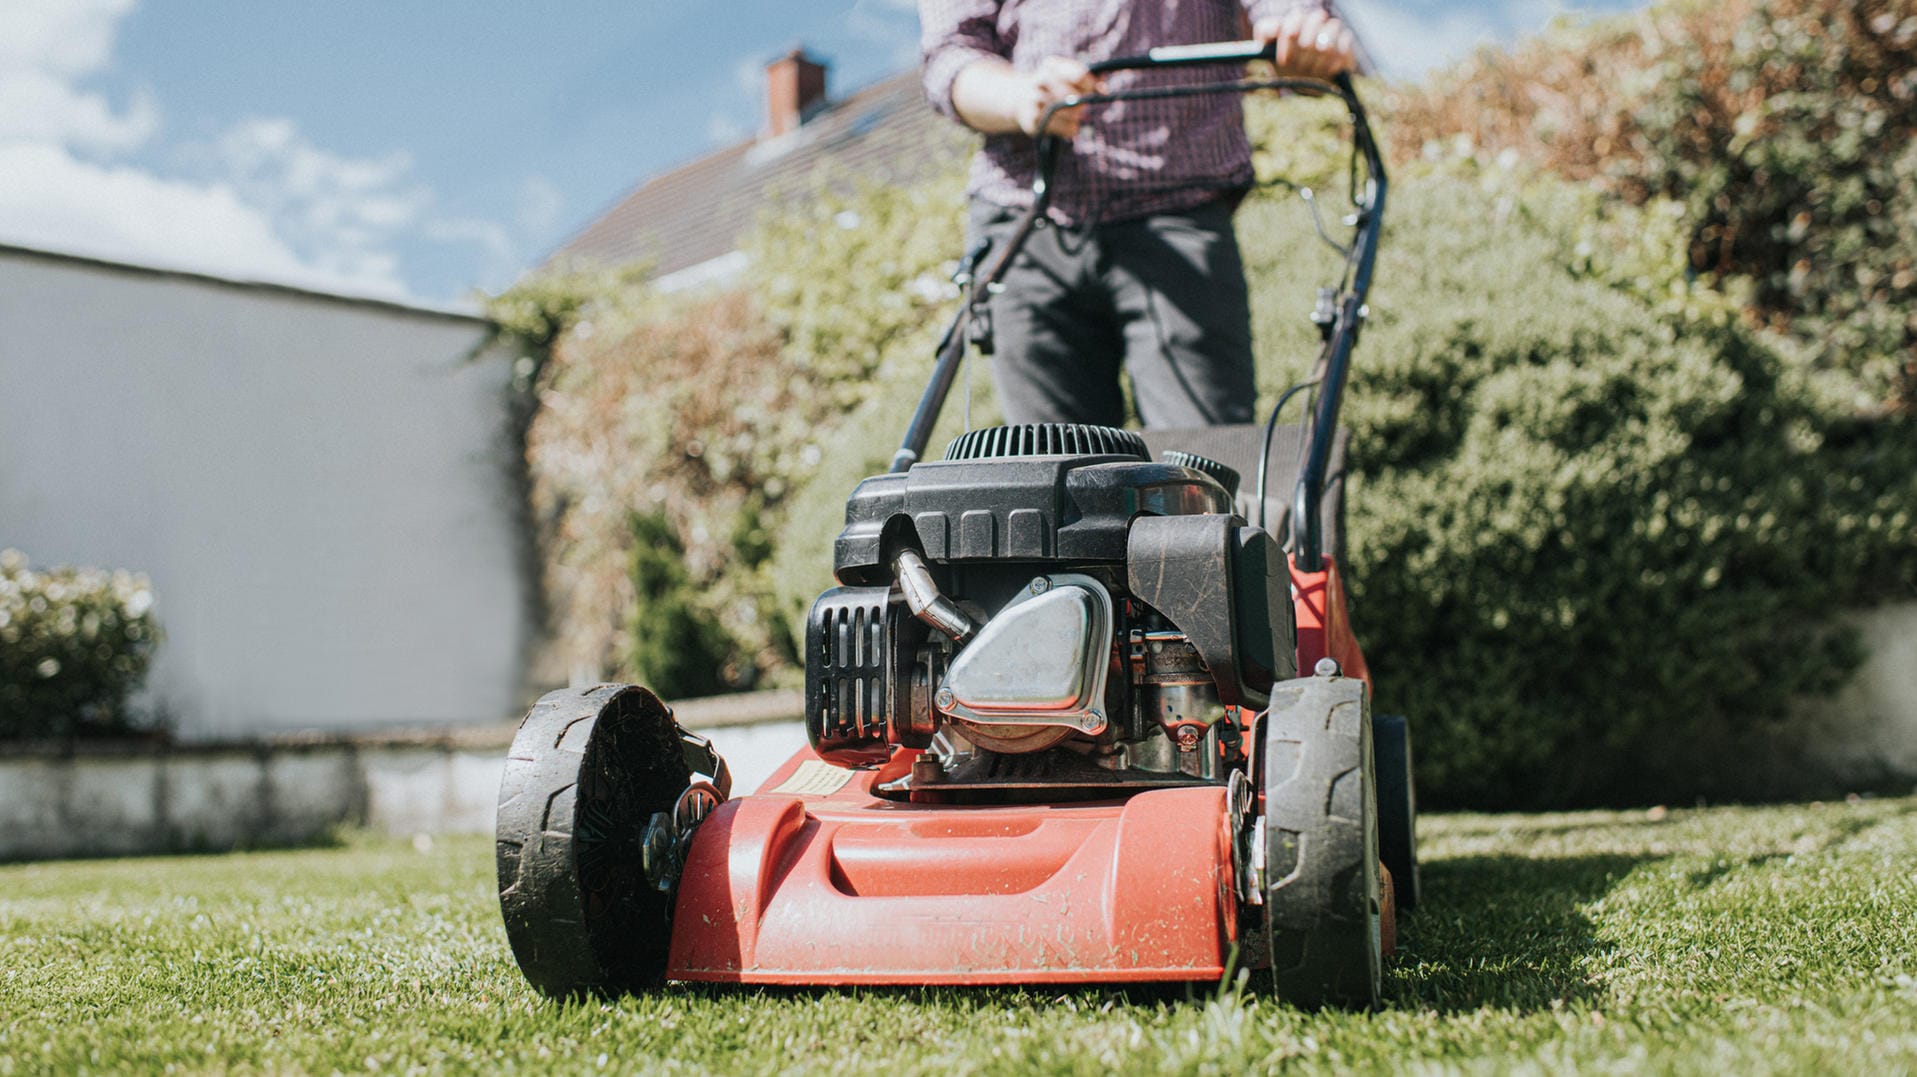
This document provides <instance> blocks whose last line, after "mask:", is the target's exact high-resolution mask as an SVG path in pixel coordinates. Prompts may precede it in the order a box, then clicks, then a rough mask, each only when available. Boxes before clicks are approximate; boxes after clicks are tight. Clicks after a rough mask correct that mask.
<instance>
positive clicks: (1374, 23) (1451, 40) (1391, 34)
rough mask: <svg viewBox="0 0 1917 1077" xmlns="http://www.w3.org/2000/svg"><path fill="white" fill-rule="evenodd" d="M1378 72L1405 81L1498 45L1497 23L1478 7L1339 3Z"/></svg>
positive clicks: (1386, 0) (1375, 0)
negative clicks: (1477, 50)
mask: <svg viewBox="0 0 1917 1077" xmlns="http://www.w3.org/2000/svg"><path fill="white" fill-rule="evenodd" d="M1338 7H1339V8H1340V10H1342V11H1343V12H1344V13H1345V14H1346V15H1347V16H1348V17H1349V18H1350V19H1351V24H1352V25H1353V26H1354V27H1356V29H1357V31H1358V35H1359V37H1360V38H1361V39H1362V40H1363V41H1364V45H1365V49H1366V51H1367V52H1369V53H1370V55H1371V60H1372V62H1373V63H1375V64H1377V65H1378V68H1379V70H1380V71H1382V72H1383V73H1384V74H1386V75H1389V76H1391V77H1393V78H1408V77H1413V76H1416V75H1418V74H1421V73H1423V72H1424V71H1426V70H1429V69H1430V68H1433V67H1437V66H1439V65H1442V64H1446V63H1450V62H1451V61H1453V60H1456V59H1459V58H1461V57H1463V56H1465V55H1467V54H1469V53H1470V52H1471V50H1472V49H1475V48H1477V47H1478V46H1479V45H1486V44H1490V43H1491V42H1493V41H1496V40H1498V38H1499V33H1500V24H1499V20H1497V19H1496V18H1494V17H1492V16H1491V15H1490V14H1488V13H1487V12H1486V11H1485V9H1483V8H1479V7H1465V6H1463V5H1454V4H1446V5H1444V6H1443V7H1442V8H1441V9H1439V10H1436V11H1428V10H1423V11H1421V10H1419V9H1417V8H1415V7H1413V6H1411V5H1408V4H1402V3H1392V2H1390V0H1340V2H1339V4H1338Z"/></svg>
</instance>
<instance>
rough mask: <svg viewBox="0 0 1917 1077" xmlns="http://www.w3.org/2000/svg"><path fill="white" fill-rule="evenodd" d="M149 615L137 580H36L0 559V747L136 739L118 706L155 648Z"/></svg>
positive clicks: (95, 574)
mask: <svg viewBox="0 0 1917 1077" xmlns="http://www.w3.org/2000/svg"><path fill="white" fill-rule="evenodd" d="M152 605H153V590H152V587H151V585H150V584H148V583H147V580H146V577H144V576H137V575H134V574H132V573H128V572H104V571H101V570H99V569H78V568H56V569H48V570H44V571H37V572H36V571H34V570H33V569H32V568H30V567H29V566H28V564H27V558H26V555H24V554H22V553H20V551H18V550H4V551H0V738H11V737H18V738H28V739H38V738H42V737H72V736H112V735H119V734H126V733H131V732H136V731H138V730H139V729H140V728H141V722H140V721H139V718H138V716H137V715H135V714H134V713H133V712H132V711H131V710H130V709H129V707H128V703H127V701H128V699H129V697H131V696H132V694H133V693H134V691H135V690H137V689H138V688H139V687H140V683H141V681H142V680H144V679H145V677H146V672H147V667H148V666H149V665H150V664H151V663H152V660H153V650H154V648H155V647H156V646H157V645H158V643H159V640H160V630H159V626H158V625H157V624H156V623H155V622H154V620H153V614H152Z"/></svg>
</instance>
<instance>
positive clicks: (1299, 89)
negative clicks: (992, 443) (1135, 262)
mask: <svg viewBox="0 0 1917 1077" xmlns="http://www.w3.org/2000/svg"><path fill="white" fill-rule="evenodd" d="M1275 53H1276V45H1275V44H1273V43H1261V42H1257V41H1227V42H1219V43H1214V44H1204V45H1167V46H1162V47H1160V48H1155V49H1152V50H1150V51H1148V52H1145V53H1143V54H1141V55H1137V56H1121V57H1115V58H1113V59H1109V60H1101V61H1099V62H1098V63H1095V64H1092V65H1090V70H1091V72H1092V73H1093V74H1105V73H1108V72H1112V71H1124V70H1140V69H1157V68H1172V67H1193V66H1199V65H1210V64H1226V63H1233V64H1236V63H1247V62H1249V61H1252V60H1260V59H1262V60H1271V59H1273V58H1274V56H1275ZM1255 90H1290V91H1293V92H1296V93H1301V94H1307V95H1311V96H1336V97H1338V98H1340V99H1342V100H1343V101H1344V103H1345V107H1346V108H1347V109H1348V110H1349V112H1350V115H1351V124H1352V140H1353V142H1354V143H1355V145H1356V148H1357V150H1358V152H1359V153H1360V154H1361V155H1362V156H1363V157H1364V159H1365V170H1366V182H1365V190H1364V199H1363V201H1362V202H1360V203H1359V204H1358V207H1359V213H1358V236H1357V238H1356V239H1355V240H1354V241H1353V243H1352V246H1351V249H1350V254H1349V261H1348V263H1347V265H1348V268H1349V273H1350V287H1349V288H1348V289H1346V291H1345V293H1344V295H1343V296H1342V297H1341V298H1340V302H1339V304H1338V309H1337V315H1336V320H1335V321H1334V322H1333V323H1332V332H1331V335H1330V336H1329V338H1328V339H1327V341H1326V344H1325V348H1324V351H1323V352H1322V353H1321V354H1320V355H1319V359H1318V363H1317V370H1316V371H1315V377H1316V378H1317V379H1318V384H1319V390H1320V391H1319V394H1318V400H1317V407H1316V409H1315V410H1314V413H1313V415H1312V416H1311V426H1310V435H1309V436H1310V442H1309V445H1308V446H1307V450H1306V453H1305V461H1304V467H1303V469H1302V470H1301V471H1300V473H1299V477H1298V486H1297V490H1296V493H1295V495H1294V498H1293V507H1292V513H1291V533H1292V539H1293V542H1292V551H1293V554H1294V556H1295V557H1296V558H1297V561H1298V565H1299V567H1300V568H1301V569H1303V570H1305V571H1312V572H1315V571H1318V570H1320V569H1321V568H1322V567H1323V534H1324V529H1323V526H1322V521H1321V519H1320V511H1319V510H1320V502H1321V500H1322V495H1323V493H1324V484H1325V472H1326V469H1327V467H1328V466H1329V462H1330V455H1331V445H1332V442H1333V441H1334V440H1335V439H1334V437H1333V435H1334V433H1335V432H1336V430H1337V428H1338V412H1339V409H1340V405H1341V404H1342V401H1343V395H1344V381H1345V375H1346V372H1347V370H1348V367H1349V364H1350V358H1351V350H1352V347H1353V346H1354V345H1355V344H1356V343H1357V339H1358V330H1359V327H1360V326H1361V324H1362V323H1363V321H1364V318H1365V315H1366V307H1365V296H1366V295H1367V294H1368V293H1369V292H1370V290H1371V275H1372V268H1373V266H1374V264H1375V262H1376V259H1377V249H1378V231H1379V227H1380V225H1381V224H1382V222H1383V215H1384V202H1385V190H1386V179H1385V170H1384V161H1383V157H1382V155H1381V154H1380V153H1379V151H1378V146H1377V142H1376V140H1375V139H1374V138H1373V137H1372V133H1371V126H1370V123H1369V121H1368V119H1367V117H1366V114H1365V110H1364V106H1363V105H1362V104H1361V103H1360V102H1359V101H1358V95H1357V93H1356V91H1355V90H1354V89H1353V87H1352V83H1351V76H1350V75H1348V74H1343V73H1340V74H1338V75H1335V76H1333V77H1332V78H1331V79H1330V80H1329V81H1325V80H1319V79H1304V78H1271V79H1252V78H1247V79H1235V80H1231V81H1226V82H1212V83H1200V84H1196V85H1188V86H1165V87H1154V88H1146V89H1137V90H1120V91H1117V92H1114V93H1090V94H1077V95H1074V96H1071V97H1067V98H1064V99H1062V100H1060V101H1058V102H1056V103H1054V104H1053V105H1052V106H1051V107H1050V108H1049V109H1047V110H1046V112H1045V114H1044V116H1042V117H1041V118H1040V121H1039V125H1038V128H1039V130H1040V131H1044V130H1045V129H1046V128H1047V127H1049V126H1050V125H1051V120H1052V117H1053V116H1054V115H1056V114H1057V113H1059V112H1061V111H1064V110H1065V109H1070V108H1077V107H1079V106H1081V105H1098V104H1105V103H1108V102H1112V101H1138V100H1154V99H1165V98H1176V97H1195V96H1200V95H1204V94H1214V93H1239V94H1242V93H1249V92H1252V91H1255ZM1062 145H1063V143H1062V142H1061V141H1060V140H1059V139H1058V138H1056V137H1055V136H1052V135H1049V134H1047V135H1043V136H1041V137H1040V138H1039V140H1038V168H1037V172H1036V175H1035V176H1034V177H1033V180H1032V204H1031V206H1030V207H1029V208H1028V209H1027V210H1026V211H1025V212H1024V213H1023V214H1022V215H1021V216H1020V217H1019V218H1018V220H1017V222H1016V223H1015V224H1014V226H1013V229H1012V231H1011V234H1010V235H1009V236H1007V237H1006V239H1005V240H1004V241H1003V242H1002V243H1001V244H1000V245H999V248H998V250H996V251H988V250H986V249H984V248H979V249H975V250H973V251H971V252H969V253H968V254H967V255H966V256H965V259H964V261H963V262H962V263H961V267H960V273H959V276H958V278H957V280H958V283H959V285H960V287H961V289H962V292H961V298H960V303H959V310H958V313H957V315H955V316H954V317H953V319H952V322H951V324H950V325H948V326H947V327H946V330H945V333H944V335H943V336H942V337H941V338H940V339H939V345H938V361H937V364H936V365H935V366H934V367H933V370H932V378H931V381H930V382H929V383H928V384H927V385H926V387H925V392H924V394H923V395H921V397H920V398H919V404H918V407H917V409H916V410H915V411H914V412H913V414H912V420H911V422H910V423H909V424H908V425H907V427H906V431H905V437H904V439H903V441H902V442H901V444H900V446H899V450H898V452H897V453H895V454H894V455H893V457H892V464H891V468H890V470H891V471H893V472H901V471H905V470H907V469H908V468H910V467H911V466H912V465H913V464H915V463H917V462H918V461H919V459H920V458H921V457H922V456H923V454H924V452H925V447H926V445H927V444H928V443H930V441H931V439H932V428H933V427H934V426H935V425H937V423H938V418H939V413H940V412H941V411H942V410H944V406H945V398H946V396H947V395H949V393H950V392H951V388H952V383H953V381H954V380H956V378H957V376H958V371H959V367H960V366H961V365H962V364H963V362H964V359H965V351H966V345H967V340H966V332H965V329H966V327H967V326H968V325H969V324H970V322H971V319H972V316H973V314H974V312H975V311H976V310H977V308H978V307H979V306H980V305H982V304H983V303H984V301H985V299H986V298H987V297H988V296H989V295H990V294H991V293H992V292H993V291H994V290H995V286H996V285H998V283H999V282H1000V281H1001V280H1002V279H1003V278H1004V276H1005V272H1006V270H1007V269H1009V268H1010V267H1011V263H1012V260H1013V259H1014V258H1016V257H1017V256H1018V252H1019V251H1020V250H1021V249H1022V248H1023V247H1024V246H1025V241H1026V240H1027V239H1028V238H1029V237H1030V236H1031V233H1032V229H1033V228H1034V227H1036V226H1037V224H1038V222H1039V221H1040V220H1041V219H1042V218H1043V217H1044V215H1045V212H1046V210H1047V209H1048V208H1049V206H1050V204H1051V181H1052V173H1053V172H1054V171H1055V170H1056V168H1057V164H1058V154H1059V150H1060V147H1061V146H1062ZM988 256H989V257H988ZM981 263H983V264H984V265H985V268H984V269H983V270H977V267H978V266H979V265H980V264H981ZM974 270H977V271H976V272H974Z"/></svg>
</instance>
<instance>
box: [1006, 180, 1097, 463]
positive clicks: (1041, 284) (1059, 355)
mask: <svg viewBox="0 0 1917 1077" xmlns="http://www.w3.org/2000/svg"><path fill="white" fill-rule="evenodd" d="M1017 216H1018V213H1017V211H1014V210H1008V209H1003V208H1000V207H996V206H990V205H987V204H985V203H978V202H975V203H973V207H972V216H971V228H970V232H971V234H972V235H973V236H977V235H980V234H984V235H990V236H991V237H992V238H993V240H994V243H995V246H994V249H993V250H992V251H990V252H988V253H987V254H986V256H985V259H984V261H985V263H986V264H989V263H990V262H991V261H992V259H993V258H995V257H996V256H997V248H996V244H997V243H1003V242H1005V241H1006V239H1007V237H1008V236H1009V235H1010V233H1011V231H1012V227H1013V224H1014V223H1015V221H1016V218H1017ZM969 246H970V240H968V247H969ZM1095 256H1096V248H1095V247H1094V246H1093V245H1092V243H1091V240H1090V238H1089V237H1087V236H1085V235H1083V234H1080V233H1074V232H1065V233H1061V231H1060V230H1059V229H1057V228H1038V229H1034V230H1033V231H1032V234H1031V235H1030V236H1029V237H1028V238H1027V240H1026V243H1025V247H1024V249H1023V251H1021V252H1020V254H1019V256H1018V257H1017V258H1016V259H1014V260H1013V262H1012V265H1011V267H1010V269H1009V271H1008V272H1007V273H1006V275H1005V279H1004V285H1005V288H1004V290H1003V291H1001V292H999V293H998V294H997V295H994V296H993V297H992V298H991V299H990V301H989V303H988V306H989V308H990V312H991V319H992V335H993V341H994V351H993V355H992V376H993V381H994V383H995V384H996V385H997V387H998V400H999V406H1000V407H1001V408H1002V409H1003V410H1004V412H1005V420H1006V421H1007V422H1010V423H1039V422H1066V423H1096V424H1100V425H1104V426H1120V425H1123V423H1124V421H1125V399H1124V396H1123V395H1122V393H1121V392H1120V390H1119V385H1118V375H1119V369H1120V363H1121V361H1122V357H1123V352H1124V348H1123V344H1122V340H1121V338H1120V336H1119V332H1118V328H1117V320H1116V318H1115V317H1114V315H1113V313H1112V310H1111V307H1110V305H1109V304H1108V303H1107V302H1106V301H1105V299H1104V297H1103V295H1102V294H1101V292H1100V290H1099V289H1098V288H1097V287H1096V286H1095V280H1094V278H1093V276H1092V265H1093V260H1094V258H1095Z"/></svg>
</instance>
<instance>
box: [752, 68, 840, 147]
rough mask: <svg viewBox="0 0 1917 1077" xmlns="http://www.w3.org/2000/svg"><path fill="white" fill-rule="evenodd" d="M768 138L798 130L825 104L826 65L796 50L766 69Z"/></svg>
mask: <svg viewBox="0 0 1917 1077" xmlns="http://www.w3.org/2000/svg"><path fill="white" fill-rule="evenodd" d="M765 103H766V137H768V138H778V137H779V136H780V135H783V134H788V133H790V132H792V131H796V130H798V129H799V125H800V124H802V123H804V122H805V121H806V119H807V118H808V117H810V116H811V115H812V113H813V111H814V110H815V109H817V108H818V107H819V106H820V105H822V104H824V103H825V65H824V64H822V63H820V62H818V61H817V60H814V59H813V58H811V57H810V56H807V55H806V54H805V50H804V49H793V50H792V51H791V52H788V53H786V54H785V55H784V56H781V57H779V58H778V59H776V60H774V61H772V62H771V63H769V64H767V65H766V68H765Z"/></svg>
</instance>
